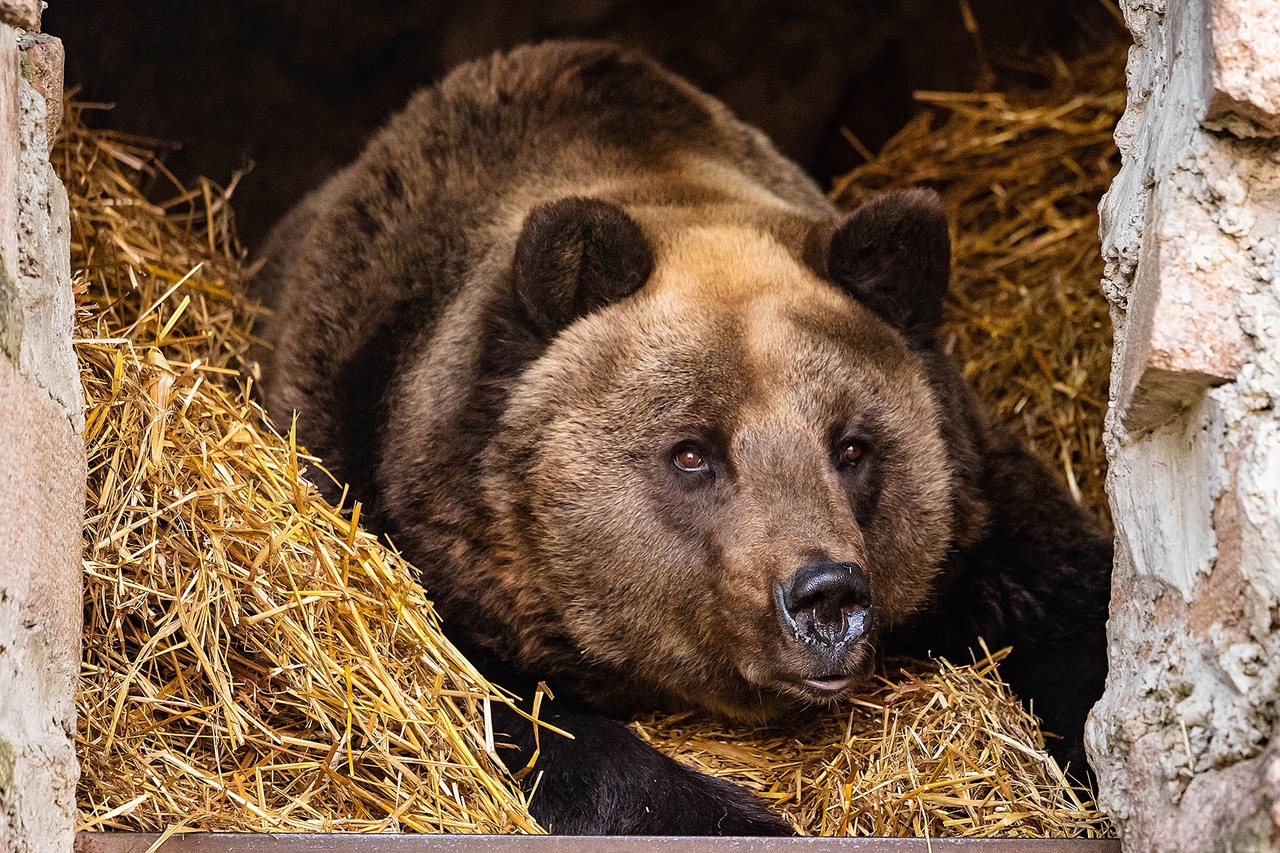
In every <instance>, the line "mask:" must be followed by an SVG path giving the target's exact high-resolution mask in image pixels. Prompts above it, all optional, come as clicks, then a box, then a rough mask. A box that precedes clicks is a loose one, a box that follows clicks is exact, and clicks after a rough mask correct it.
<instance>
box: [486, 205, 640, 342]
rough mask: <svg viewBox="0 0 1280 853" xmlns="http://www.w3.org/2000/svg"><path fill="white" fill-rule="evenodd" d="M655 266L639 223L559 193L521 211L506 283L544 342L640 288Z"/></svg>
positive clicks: (611, 208)
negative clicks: (525, 212)
mask: <svg viewBox="0 0 1280 853" xmlns="http://www.w3.org/2000/svg"><path fill="white" fill-rule="evenodd" d="M652 271H653V251H652V250H651V249H650V248H649V241H648V240H646V239H645V236H644V233H643V232H642V231H641V230H640V226H639V225H637V224H636V223H635V220H633V219H632V218H631V217H630V216H627V214H626V213H625V212H623V210H622V209H621V208H620V207H618V206H616V205H613V204H609V203H608V202H605V201H600V200H599V199H593V198H578V197H571V198H564V199H560V200H559V201H553V202H549V203H547V204H542V205H539V206H538V207H535V208H534V209H533V210H531V211H530V212H529V214H528V216H526V217H525V220H524V225H523V226H522V228H521V229H520V237H519V239H518V240H517V241H516V252H515V262H514V264H513V266H512V271H511V286H512V289H513V294H512V295H513V296H514V297H515V305H514V306H513V307H514V309H515V312H516V315H517V316H515V317H513V318H509V319H511V320H512V321H514V322H515V323H517V324H519V325H522V326H523V327H524V329H525V331H526V332H528V333H530V334H532V335H533V337H535V338H536V339H537V340H538V341H539V342H540V343H541V344H542V345H544V346H545V345H546V344H549V343H550V342H551V340H552V339H553V338H555V336H556V335H558V334H559V333H560V332H561V331H562V330H563V329H565V328H566V327H567V326H568V325H569V324H571V323H572V322H573V321H575V320H577V319H579V318H580V317H584V316H586V315H587V314H589V313H591V312H592V311H595V310H596V309H598V308H603V307H604V306H606V305H609V304H612V303H614V302H617V301H618V300H619V299H622V298H623V297H625V296H630V295H631V294H632V293H635V292H636V291H637V290H639V289H640V288H641V287H642V286H643V285H644V283H645V282H646V281H648V279H649V274H650V273H651V272H652Z"/></svg>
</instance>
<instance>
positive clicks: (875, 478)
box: [484, 223, 952, 718]
mask: <svg viewBox="0 0 1280 853" xmlns="http://www.w3.org/2000/svg"><path fill="white" fill-rule="evenodd" d="M943 227H944V229H945V223H944V224H943ZM944 236H945V231H944ZM841 239H842V238H841V236H840V232H837V234H836V236H835V238H833V239H832V246H833V251H836V250H837V249H838V248H839V242H840V240H841ZM653 251H654V255H653V257H652V258H651V261H650V262H651V264H652V272H651V274H649V273H648V271H647V270H646V276H645V279H644V286H643V288H641V289H639V290H638V291H637V292H634V293H633V294H632V295H630V296H627V297H626V298H622V299H618V300H617V301H614V302H613V303H612V304H608V305H606V306H604V307H599V306H591V307H590V308H588V309H587V310H586V311H585V313H584V314H583V315H582V316H579V317H577V318H575V319H573V320H572V321H571V322H569V324H568V325H567V326H566V327H565V328H563V329H562V330H560V331H559V332H558V333H555V334H554V335H553V336H552V338H551V340H550V341H549V343H548V345H547V346H546V348H545V350H544V351H543V352H541V353H540V354H539V355H538V356H537V357H536V358H535V359H533V360H532V361H531V363H530V364H529V365H528V367H527V368H526V369H524V370H523V372H522V373H521V374H520V376H519V379H518V381H517V382H515V383H514V386H513V388H512V390H511V393H510V396H509V398H508V401H507V405H506V409H505V414H504V417H503V418H502V422H501V425H500V427H499V429H498V432H497V437H496V439H495V440H494V441H493V442H492V443H491V445H490V447H489V448H488V450H487V452H486V454H485V456H484V467H485V483H486V492H487V495H488V500H489V503H490V505H491V509H492V511H493V513H494V516H495V518H496V520H497V523H498V527H499V530H500V534H501V535H500V538H501V541H502V542H503V547H504V550H505V551H506V554H505V556H506V561H505V568H504V569H503V571H506V572H510V573H513V574H516V575H518V581H516V585H517V586H518V587H519V588H520V589H522V590H523V592H524V594H525V595H526V596H530V597H533V598H537V599H538V601H539V606H540V607H541V608H543V609H548V610H550V611H552V612H554V613H556V614H557V618H556V624H555V633H556V634H557V635H558V636H557V637H556V640H557V641H559V642H562V643H563V642H566V641H567V642H568V643H569V644H570V645H572V646H574V647H575V651H577V652H578V653H580V654H581V656H582V658H583V660H582V661H581V666H583V667H586V668H588V669H589V668H590V667H591V666H592V665H593V664H594V665H596V666H599V665H605V666H606V667H607V668H608V669H609V670H611V671H613V672H616V673H620V674H621V675H622V677H623V678H624V679H625V680H626V681H628V682H630V683H629V684H625V685H619V689H620V690H626V691H629V692H631V693H633V694H634V692H635V690H636V686H637V685H641V686H647V687H649V688H651V689H653V690H655V691H658V692H659V693H661V694H662V696H661V697H655V701H656V702H657V701H666V702H671V701H675V702H679V703H682V704H694V705H701V706H703V707H707V708H709V709H711V710H714V711H717V712H720V713H724V714H727V715H730V716H734V717H740V718H761V717H765V716H768V715H770V714H772V713H775V712H776V711H778V710H779V709H780V708H782V707H785V706H786V705H787V704H789V703H791V702H795V701H796V700H800V701H811V702H812V701H829V700H834V699H836V698H839V697H842V696H844V695H847V693H848V692H849V690H850V689H851V687H853V686H854V685H855V684H856V682H857V681H858V680H860V679H861V678H862V677H864V676H865V675H866V674H867V673H868V672H869V670H870V667H871V665H872V662H873V654H872V648H871V643H872V641H873V638H874V634H875V631H876V630H878V629H880V628H885V627H890V626H892V625H893V624H894V623H895V622H897V621H899V620H901V619H902V618H903V617H905V616H906V615H907V614H909V613H910V612H911V611H912V610H913V609H915V608H916V607H917V606H918V605H919V604H920V603H921V602H922V600H923V598H924V597H925V595H926V594H927V592H928V590H929V587H930V583H931V581H932V580H933V578H934V575H935V574H936V571H937V567H938V565H939V563H940V561H941V559H942V557H943V555H944V553H945V552H946V550H947V548H948V545H949V543H950V541H951V533H952V530H951V528H952V494H951V486H950V483H951V475H950V471H949V465H948V460H947V453H946V447H945V445H944V441H943V439H942V436H941V434H940V429H939V422H938V412H937V407H936V404H935V401H934V399H933V397H932V395H931V393H930V389H929V385H928V383H927V381H926V378H925V375H924V371H923V368H922V365H921V362H920V360H919V359H918V358H917V356H916V355H915V354H914V353H913V351H912V348H911V346H909V344H908V340H907V337H904V335H903V334H900V333H899V332H898V331H895V330H894V328H892V327H891V325H890V324H889V323H888V322H886V321H885V320H884V319H882V318H881V316H880V315H878V314H877V313H876V312H875V311H873V310H871V309H869V308H867V307H865V305H864V304H863V303H862V302H860V301H858V300H855V299H854V298H851V296H850V295H849V294H848V293H846V292H842V291H841V290H839V289H837V288H836V287H834V286H833V285H832V284H831V283H830V282H827V281H824V280H822V279H821V278H820V277H819V276H818V275H817V274H816V273H815V272H814V271H812V270H810V269H808V268H807V267H806V266H805V265H803V264H801V263H799V262H798V261H796V260H795V259H794V257H793V256H792V254H790V253H788V252H787V251H786V250H785V249H784V248H783V247H782V246H780V245H779V244H778V243H777V242H775V241H774V240H773V239H772V238H770V237H769V236H768V235H765V234H761V233H758V232H752V231H750V230H743V229H735V228H706V229H696V228H695V229H685V230H683V231H681V232H680V233H679V234H677V235H673V236H669V237H667V238H664V240H663V241H662V242H661V244H660V245H657V246H656V247H655V248H654V250H653ZM588 261H589V258H588V260H584V261H583V263H584V265H586V264H587V263H588ZM832 261H833V264H832V266H833V267H835V266H838V265H837V264H836V263H834V262H835V261H836V258H834V257H833V258H832ZM633 265H634V260H633ZM862 266H863V267H865V266H866V265H865V264H863V265H862ZM518 286H519V285H517V287H518ZM871 301H872V302H874V300H871ZM571 313H572V312H571ZM512 618H513V619H516V620H518V619H519V618H520V614H519V613H513V614H512ZM526 630H527V629H526ZM537 641H538V638H534V644H535V645H536V644H537Z"/></svg>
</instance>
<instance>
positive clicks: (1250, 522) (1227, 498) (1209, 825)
mask: <svg viewBox="0 0 1280 853" xmlns="http://www.w3.org/2000/svg"><path fill="white" fill-rule="evenodd" d="M1207 2H1210V3H1219V0H1207ZM1232 5H1235V6H1237V7H1240V6H1242V5H1247V4H1246V3H1233V4H1232ZM1123 6H1124V9H1125V16H1126V20H1127V22H1128V24H1129V27H1130V30H1131V31H1132V33H1133V35H1134V48H1133V50H1132V51H1131V53H1130V59H1129V69H1128V71H1129V93H1130V97H1129V104H1128V109H1127V111H1126V114H1125V117H1124V119H1123V120H1122V122H1121V125H1120V127H1119V128H1118V129H1117V134H1116V136H1117V141H1118V142H1119V144H1120V147H1121V151H1122V153H1123V156H1124V165H1123V168H1122V170H1121V173H1120V175H1119V176H1118V177H1117V179H1116V182H1115V183H1114V184H1113V186H1112V189H1111V191H1110V192H1109V193H1108V195H1107V198H1106V199H1105V200H1104V202H1103V206H1102V222H1103V251H1104V254H1105V256H1106V259H1107V273H1106V280H1105V281H1104V283H1103V286H1104V289H1105V291H1106V293H1107V295H1108V297H1109V298H1110V300H1111V302H1112V305H1113V318H1114V320H1115V327H1116V358H1115V360H1114V368H1113V371H1114V373H1113V377H1112V378H1113V382H1112V387H1113V389H1114V391H1113V394H1114V399H1113V401H1112V402H1113V406H1112V410H1111V415H1110V417H1109V420H1108V427H1107V436H1106V440H1107V448H1108V455H1109V457H1110V460H1111V474H1110V477H1109V482H1108V486H1109V492H1110V495H1111V501H1112V512H1113V515H1114V518H1115V522H1116V544H1117V548H1116V570H1115V576H1114V584H1113V591H1112V605H1111V616H1112V618H1111V622H1110V624H1109V626H1108V633H1109V638H1110V655H1111V661H1110V663H1111V673H1110V675H1109V677H1108V680H1107V690H1106V693H1105V695H1104V696H1103V699H1102V701H1101V702H1100V703H1099V704H1098V706H1097V707H1096V708H1095V709H1094V712H1093V715H1092V718H1091V720H1090V724H1089V727H1088V731H1087V740H1088V744H1089V749H1090V756H1091V760H1092V764H1093V766H1094V768H1095V769H1096V770H1097V771H1098V777H1099V778H1098V781H1099V788H1100V791H1099V794H1100V801H1101V803H1102V805H1103V807H1104V808H1105V809H1106V810H1107V811H1108V812H1109V813H1110V814H1111V816H1112V817H1113V819H1114V820H1115V821H1116V823H1117V826H1118V827H1119V828H1120V830H1121V833H1122V837H1123V839H1124V846H1125V849H1126V850H1127V851H1139V850H1141V851H1148V850H1150V851H1180V853H1194V851H1202V850H1203V851H1211V850H1252V851H1273V850H1280V840H1278V838H1277V835H1276V826H1277V825H1278V823H1277V822H1276V821H1273V819H1272V815H1273V814H1276V815H1277V816H1280V805H1278V804H1280V757H1278V756H1277V754H1276V748H1275V747H1273V746H1272V741H1273V739H1274V735H1275V734H1276V727H1277V708H1276V701H1277V696H1278V695H1280V633H1278V632H1277V630H1276V629H1277V626H1276V625H1275V620H1276V618H1277V614H1278V613H1280V571H1277V567H1280V414H1278V413H1277V408H1276V406H1277V403H1278V402H1280V255H1278V254H1277V247H1278V244H1280V139H1274V138H1271V139H1269V138H1265V137H1262V136H1260V135H1259V134H1257V133H1254V132H1252V129H1251V128H1250V132H1249V133H1248V135H1247V137H1244V138H1242V137H1241V136H1237V135H1236V134H1235V133H1231V132H1226V131H1224V130H1223V129H1222V127H1223V126H1222V125H1218V124H1214V123H1212V122H1209V123H1208V124H1206V122H1207V121H1208V117H1210V116H1211V111H1210V110H1209V109H1208V105H1209V104H1210V103H1212V102H1213V99H1214V98H1215V97H1216V94H1215V93H1216V91H1217V89H1216V88H1215V87H1216V86H1217V85H1218V83H1217V82H1215V78H1212V76H1211V75H1205V74H1203V73H1202V70H1203V69H1204V68H1205V67H1206V63H1207V62H1208V61H1209V60H1207V59H1206V56H1207V55H1209V54H1211V53H1212V51H1213V50H1214V49H1215V46H1216V45H1217V44H1218V43H1219V42H1220V40H1221V38H1222V33H1219V32H1215V31H1214V29H1213V28H1214V27H1215V26H1217V25H1218V24H1217V22H1218V18H1217V17H1216V16H1214V15H1211V14H1210V12H1211V11H1213V10H1211V9H1208V8H1206V7H1204V6H1203V5H1201V0H1186V2H1179V3H1168V4H1167V5H1166V3H1165V2H1164V0H1124V2H1123ZM1258 12H1259V14H1264V13H1265V15H1270V16H1273V17H1275V16H1280V4H1275V3H1273V2H1271V0H1268V2H1267V3H1266V4H1265V8H1264V7H1263V6H1258ZM1205 22H1208V23H1209V27H1208V28H1207V29H1206V27H1205V26H1204V23H1205ZM1255 23H1256V22H1255ZM1246 29H1247V28H1246ZM1254 31H1256V28H1255V30H1254ZM1240 32H1243V31H1241V30H1237V33H1240ZM1235 37H1243V36H1239V35H1237V36H1235ZM1241 49H1245V48H1241ZM1216 56H1217V61H1219V62H1222V61H1224V56H1225V54H1223V53H1221V52H1219V53H1218V54H1216ZM1232 70H1233V69H1232V68H1228V67H1226V66H1224V72H1225V71H1232ZM1250 86H1252V83H1251V84H1250ZM1264 88H1265V87H1264ZM1254 91H1255V90H1254V89H1253V88H1249V89H1248V90H1247V92H1248V93H1253V92H1254ZM1260 97H1261V95H1260ZM1230 129H1231V130H1240V129H1241V128H1240V127H1239V123H1238V122H1237V123H1233V124H1231V125H1230Z"/></svg>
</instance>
